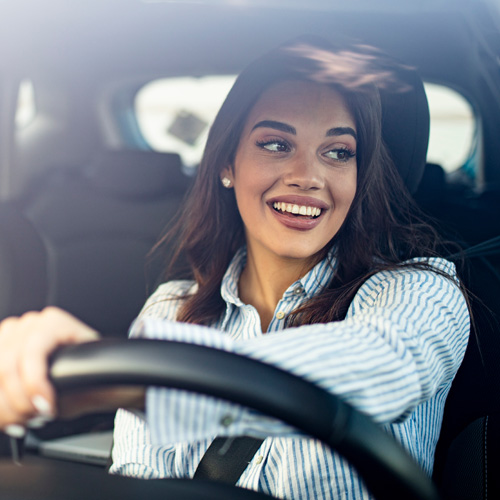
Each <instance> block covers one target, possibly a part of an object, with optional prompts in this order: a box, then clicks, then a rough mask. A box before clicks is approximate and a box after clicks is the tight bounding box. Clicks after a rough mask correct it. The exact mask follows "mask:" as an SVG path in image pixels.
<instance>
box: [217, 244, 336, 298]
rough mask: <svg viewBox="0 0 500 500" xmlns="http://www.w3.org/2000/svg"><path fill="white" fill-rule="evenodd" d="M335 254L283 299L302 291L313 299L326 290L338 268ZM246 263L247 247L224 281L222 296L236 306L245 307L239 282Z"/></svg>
mask: <svg viewBox="0 0 500 500" xmlns="http://www.w3.org/2000/svg"><path fill="white" fill-rule="evenodd" d="M334 254H335V250H334V248H331V249H330V250H329V251H328V253H327V255H326V256H325V257H324V258H323V259H322V260H321V261H320V262H318V264H316V265H315V266H314V267H313V268H312V269H311V270H310V271H309V272H308V273H307V274H306V275H305V276H303V277H302V278H300V279H299V280H297V281H296V282H295V283H293V284H292V285H291V286H290V287H289V288H288V289H287V290H286V292H285V294H284V295H283V298H287V297H289V296H292V295H297V293H302V291H303V292H304V293H305V295H306V296H307V298H311V297H313V296H314V295H316V294H318V293H319V292H320V291H321V290H323V289H324V288H326V287H327V286H328V284H329V283H330V280H331V279H332V277H333V272H334V270H335V267H336V262H337V261H336V259H335V257H334ZM246 261H247V249H246V246H243V247H241V248H240V249H239V250H238V251H237V252H236V254H235V255H234V257H233V259H232V260H231V263H230V264H229V267H228V268H227V271H226V273H225V274H224V278H223V279H222V284H221V296H222V298H223V299H224V301H225V302H226V303H229V304H234V305H236V306H242V305H244V304H243V302H242V301H241V299H240V297H239V295H238V282H239V279H240V275H241V272H242V271H243V268H244V267H245V264H246Z"/></svg>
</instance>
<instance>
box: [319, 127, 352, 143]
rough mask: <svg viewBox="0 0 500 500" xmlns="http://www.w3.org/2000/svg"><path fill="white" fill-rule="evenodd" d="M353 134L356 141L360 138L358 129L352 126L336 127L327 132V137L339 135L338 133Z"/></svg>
mask: <svg viewBox="0 0 500 500" xmlns="http://www.w3.org/2000/svg"><path fill="white" fill-rule="evenodd" d="M345 134H347V135H352V136H353V137H354V139H356V141H357V140H358V136H357V134H356V131H355V130H354V129H353V128H351V127H335V128H331V129H330V130H328V131H327V132H326V137H332V136H337V135H345Z"/></svg>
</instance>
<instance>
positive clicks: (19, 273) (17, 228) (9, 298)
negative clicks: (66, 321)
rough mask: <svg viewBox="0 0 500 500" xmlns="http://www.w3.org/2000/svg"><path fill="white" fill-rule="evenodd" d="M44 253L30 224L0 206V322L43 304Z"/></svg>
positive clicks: (44, 303) (45, 301)
mask: <svg viewBox="0 0 500 500" xmlns="http://www.w3.org/2000/svg"><path fill="white" fill-rule="evenodd" d="M47 278H48V277H47V251H46V248H45V245H44V243H43V241H42V238H41V237H40V235H39V234H38V232H37V231H36V229H35V227H34V226H33V224H32V223H31V222H30V221H29V220H28V219H27V218H26V217H24V216H23V214H22V213H21V212H20V211H18V210H17V209H16V208H15V207H14V206H12V205H11V204H8V203H1V204H0V284H1V286H0V320H2V319H4V318H6V317H8V316H19V315H21V314H23V313H24V312H26V311H29V310H33V309H41V308H43V307H44V306H45V305H46V303H47V286H48V281H47Z"/></svg>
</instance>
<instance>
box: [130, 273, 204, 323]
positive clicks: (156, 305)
mask: <svg viewBox="0 0 500 500" xmlns="http://www.w3.org/2000/svg"><path fill="white" fill-rule="evenodd" d="M195 290H196V283H195V282H194V281H191V280H177V281H168V282H166V283H162V284H161V285H160V286H159V287H158V288H157V289H156V291H155V292H154V293H153V294H152V295H151V296H150V297H149V298H148V300H147V301H146V303H145V304H144V307H143V308H142V310H141V312H140V314H139V316H140V317H145V316H153V317H158V318H163V319H172V320H173V319H175V316H176V314H177V310H178V308H179V306H180V305H181V303H182V301H183V300H184V299H185V298H186V296H188V295H191V294H192V293H194V292H195Z"/></svg>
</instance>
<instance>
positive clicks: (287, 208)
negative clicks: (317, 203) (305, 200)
mask: <svg viewBox="0 0 500 500" xmlns="http://www.w3.org/2000/svg"><path fill="white" fill-rule="evenodd" d="M273 207H274V208H275V209H276V210H279V211H280V212H289V213H291V214H297V215H307V216H310V217H318V216H319V215H320V214H321V208H318V207H306V206H305V205H294V204H291V203H284V202H280V201H277V202H274V203H273Z"/></svg>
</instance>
